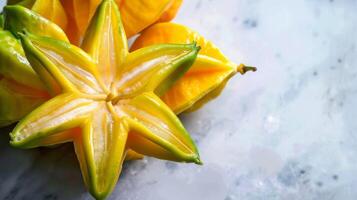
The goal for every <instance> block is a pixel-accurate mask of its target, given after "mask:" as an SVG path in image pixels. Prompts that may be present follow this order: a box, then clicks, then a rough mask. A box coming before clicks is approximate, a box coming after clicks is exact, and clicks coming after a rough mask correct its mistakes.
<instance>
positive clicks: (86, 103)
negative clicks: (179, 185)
mask: <svg viewBox="0 0 357 200" xmlns="http://www.w3.org/2000/svg"><path fill="white" fill-rule="evenodd" d="M20 37H21V42H22V46H23V49H24V51H25V54H26V57H27V59H28V60H29V62H30V63H31V66H32V67H33V68H34V70H35V71H36V73H37V74H38V75H39V76H40V78H41V79H42V81H43V82H44V83H46V86H47V88H48V90H49V91H50V92H51V93H52V94H53V95H54V96H55V97H54V98H52V99H50V100H49V101H47V102H45V103H44V104H42V105H41V106H39V107H38V108H36V109H35V110H34V111H32V112H31V113H30V114H29V115H27V116H26V117H25V118H24V119H22V120H21V121H20V122H19V123H18V124H17V126H16V127H15V129H14V130H13V131H12V133H11V134H10V135H11V144H12V145H14V146H16V147H20V148H32V147H38V146H47V145H54V144H59V143H64V142H73V143H74V146H75V150H76V154H77V157H78V160H79V162H80V167H81V171H82V174H83V178H84V182H85V183H86V185H87V187H88V189H89V191H90V192H91V193H92V195H93V196H94V197H96V198H98V199H103V198H105V197H106V196H107V195H108V194H109V193H110V192H111V191H112V189H113V188H114V186H115V184H116V182H117V179H118V177H119V174H120V170H121V166H122V163H123V160H124V158H125V156H126V153H127V151H128V150H129V149H132V150H134V151H135V152H138V153H141V154H144V155H148V156H154V157H157V158H160V159H168V160H174V161H182V162H194V163H197V164H199V163H200V159H199V155H198V152H197V149H196V147H195V144H194V142H193V141H192V139H191V138H190V136H189V134H188V133H187V131H186V130H185V128H184V127H183V125H182V124H181V122H180V121H179V119H178V118H177V117H176V115H175V114H174V113H173V112H172V111H171V110H170V108H169V107H168V106H167V105H166V104H165V103H164V102H163V101H162V100H161V99H160V98H159V97H158V96H157V95H156V94H159V93H163V92H165V91H166V90H167V89H168V88H169V87H170V86H171V85H172V84H173V82H174V81H175V80H177V79H178V78H179V77H180V76H182V75H183V73H184V72H186V71H187V70H188V68H189V67H190V66H191V65H192V63H193V62H194V60H195V58H196V56H197V53H198V51H199V47H197V46H196V45H195V44H183V45H180V44H162V45H154V46H149V47H145V48H142V49H139V50H136V51H134V52H131V53H128V46H127V40H126V36H125V33H124V30H123V27H122V23H121V19H120V13H119V11H118V8H117V6H116V4H115V3H114V1H113V0H104V1H103V2H102V3H101V4H100V6H99V7H98V9H97V11H96V14H95V16H94V17H93V19H92V21H91V24H90V27H89V29H88V31H87V33H86V36H85V38H84V41H83V45H82V49H84V50H85V51H86V52H84V51H83V50H82V49H80V48H78V47H76V46H73V45H71V44H69V43H68V42H65V41H62V40H57V39H54V38H49V37H42V36H37V35H33V34H29V33H24V34H20Z"/></svg>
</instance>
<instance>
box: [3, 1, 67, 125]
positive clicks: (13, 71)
mask: <svg viewBox="0 0 357 200" xmlns="http://www.w3.org/2000/svg"><path fill="white" fill-rule="evenodd" d="M4 17H5V22H4V29H6V30H0V44H2V45H0V78H1V79H0V103H1V104H2V105H4V106H1V107H0V126H6V125H9V124H11V123H14V122H16V121H18V120H19V119H21V118H22V117H23V116H24V115H26V114H28V113H29V112H30V111H31V110H33V109H34V108H35V107H37V106H38V105H40V104H41V103H43V102H44V101H45V100H47V99H49V97H50V96H49V94H48V92H47V90H46V89H45V87H44V85H43V83H42V82H41V80H40V79H39V78H38V76H37V74H36V73H35V72H34V71H33V69H32V68H31V66H30V64H29V62H28V61H27V59H26V57H25V55H24V52H23V50H22V47H21V44H20V43H19V41H18V40H17V39H16V38H15V37H14V35H13V34H11V33H10V32H9V31H7V30H10V31H11V32H12V33H17V32H21V31H22V30H24V29H26V30H27V31H28V32H32V33H35V34H38V35H42V36H48V37H53V38H57V39H61V40H64V41H68V39H67V37H66V34H65V33H64V32H63V31H62V30H61V28H59V27H58V26H57V25H56V24H54V23H52V22H50V21H48V20H47V19H45V18H43V17H40V16H39V15H37V14H36V13H34V12H32V11H30V10H28V9H26V8H24V7H22V6H6V7H5V8H4ZM5 105H6V106H5Z"/></svg>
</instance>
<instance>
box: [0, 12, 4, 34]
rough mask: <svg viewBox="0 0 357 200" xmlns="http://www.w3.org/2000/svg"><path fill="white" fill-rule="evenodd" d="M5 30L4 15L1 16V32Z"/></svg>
mask: <svg viewBox="0 0 357 200" xmlns="http://www.w3.org/2000/svg"><path fill="white" fill-rule="evenodd" d="M3 28H4V15H3V14H0V30H2V29H3Z"/></svg>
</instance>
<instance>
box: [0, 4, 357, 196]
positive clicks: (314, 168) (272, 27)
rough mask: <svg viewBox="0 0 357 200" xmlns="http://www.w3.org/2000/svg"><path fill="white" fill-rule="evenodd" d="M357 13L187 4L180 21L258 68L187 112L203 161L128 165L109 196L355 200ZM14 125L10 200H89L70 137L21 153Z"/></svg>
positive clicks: (2, 141) (5, 174) (2, 159)
mask: <svg viewBox="0 0 357 200" xmlns="http://www.w3.org/2000/svg"><path fill="white" fill-rule="evenodd" d="M356 10H357V1H354V0H290V1H286V0H270V1H267V0H206V1H204V0H186V1H185V2H184V4H183V6H182V8H181V10H180V12H179V14H178V16H177V18H176V19H175V22H177V23H182V24H186V25H187V26H189V27H192V28H193V29H195V30H197V31H199V32H200V33H202V34H203V35H205V36H206V37H207V38H208V39H210V40H212V41H214V43H215V44H217V46H219V47H220V48H221V49H222V51H223V52H224V53H225V54H226V55H227V56H228V57H229V58H231V59H232V60H233V61H235V62H237V63H240V62H243V63H247V64H250V65H255V66H257V67H258V68H259V70H258V72H257V73H254V74H253V73H249V74H247V75H245V76H237V77H235V78H233V79H232V80H231V81H230V82H229V84H228V85H227V87H226V89H225V91H224V92H223V93H222V95H221V96H220V97H219V98H217V99H215V100H214V101H212V102H211V103H209V104H207V105H206V106H205V107H203V109H201V110H199V111H197V112H194V113H190V114H185V115H182V116H181V118H182V120H183V122H184V124H185V126H186V127H187V129H188V130H189V132H190V133H191V134H192V136H193V138H194V139H195V141H196V142H197V144H198V147H199V149H200V154H201V157H202V160H203V162H204V165H203V166H196V165H194V164H176V163H172V162H167V161H161V160H155V159H152V158H145V159H144V160H141V161H133V162H128V163H126V164H125V166H124V170H123V173H122V175H121V178H120V180H119V182H118V185H117V187H116V188H115V191H114V192H113V194H112V195H111V197H110V198H109V199H113V200H114V199H118V200H119V199H120V200H126V199H128V200H181V199H185V200H197V199H205V200H238V199H239V200H241V199H243V200H245V199H246V200H280V199H282V200H285V199H289V200H299V199H301V200H318V199H324V200H325V199H326V200H353V199H357V190H356V189H355V188H356V186H355V185H356V184H357V176H356V174H357V132H356V130H357V123H356V119H357V56H356V45H357V36H356V33H357V12H356ZM0 45H1V44H0ZM9 131H10V128H7V129H1V135H0V199H6V200H15V199H16V200H17V199H47V200H53V199H58V200H60V199H91V197H90V195H89V194H88V193H87V192H86V189H85V187H84V186H83V182H82V179H81V175H80V170H79V167H78V164H77V161H76V158H75V155H74V152H73V147H72V146H71V144H68V145H63V146H59V147H56V148H54V149H46V148H38V149H32V150H18V149H14V148H12V147H10V146H9V145H8V139H9V138H8V135H7V134H8V132H9Z"/></svg>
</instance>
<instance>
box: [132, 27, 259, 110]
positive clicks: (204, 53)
mask: <svg viewBox="0 0 357 200" xmlns="http://www.w3.org/2000/svg"><path fill="white" fill-rule="evenodd" d="M192 41H197V44H198V45H199V46H201V51H200V53H199V55H198V57H197V59H196V61H195V63H194V64H193V66H192V67H191V68H190V70H189V71H188V72H187V73H185V75H184V76H183V77H182V78H181V79H180V80H178V82H176V83H175V84H174V85H173V87H172V88H170V89H169V90H168V91H167V92H166V93H165V94H163V95H162V97H161V98H162V99H163V100H164V102H165V103H166V104H167V105H169V106H170V107H171V108H172V109H173V110H174V111H175V113H177V114H179V113H181V112H184V111H187V112H189V111H193V110H196V109H198V108H200V107H201V106H202V105H204V104H205V103H207V102H208V101H209V100H211V99H213V98H215V97H217V96H218V95H219V94H220V92H221V91H222V89H223V88H224V86H225V84H226V83H227V81H228V80H229V79H230V78H231V77H232V76H233V75H234V74H236V73H237V72H240V73H242V74H244V73H245V72H246V70H248V69H249V68H248V67H246V66H244V65H236V64H234V63H233V62H231V61H230V60H229V59H228V58H226V57H225V56H224V55H223V54H222V52H221V51H220V50H219V49H218V48H217V47H216V46H215V45H214V44H212V43H211V42H209V41H207V40H206V39H205V38H203V37H202V36H201V35H199V34H198V33H196V32H194V31H192V30H190V29H189V28H187V27H185V26H183V25H179V24H174V23H158V24H155V25H153V26H151V27H149V28H148V29H146V30H144V31H143V32H142V34H141V35H140V36H139V37H138V38H137V39H136V40H135V42H134V44H133V45H132V47H131V50H135V49H137V48H141V47H145V46H147V45H152V44H161V43H190V42H192ZM252 69H253V68H252Z"/></svg>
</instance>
